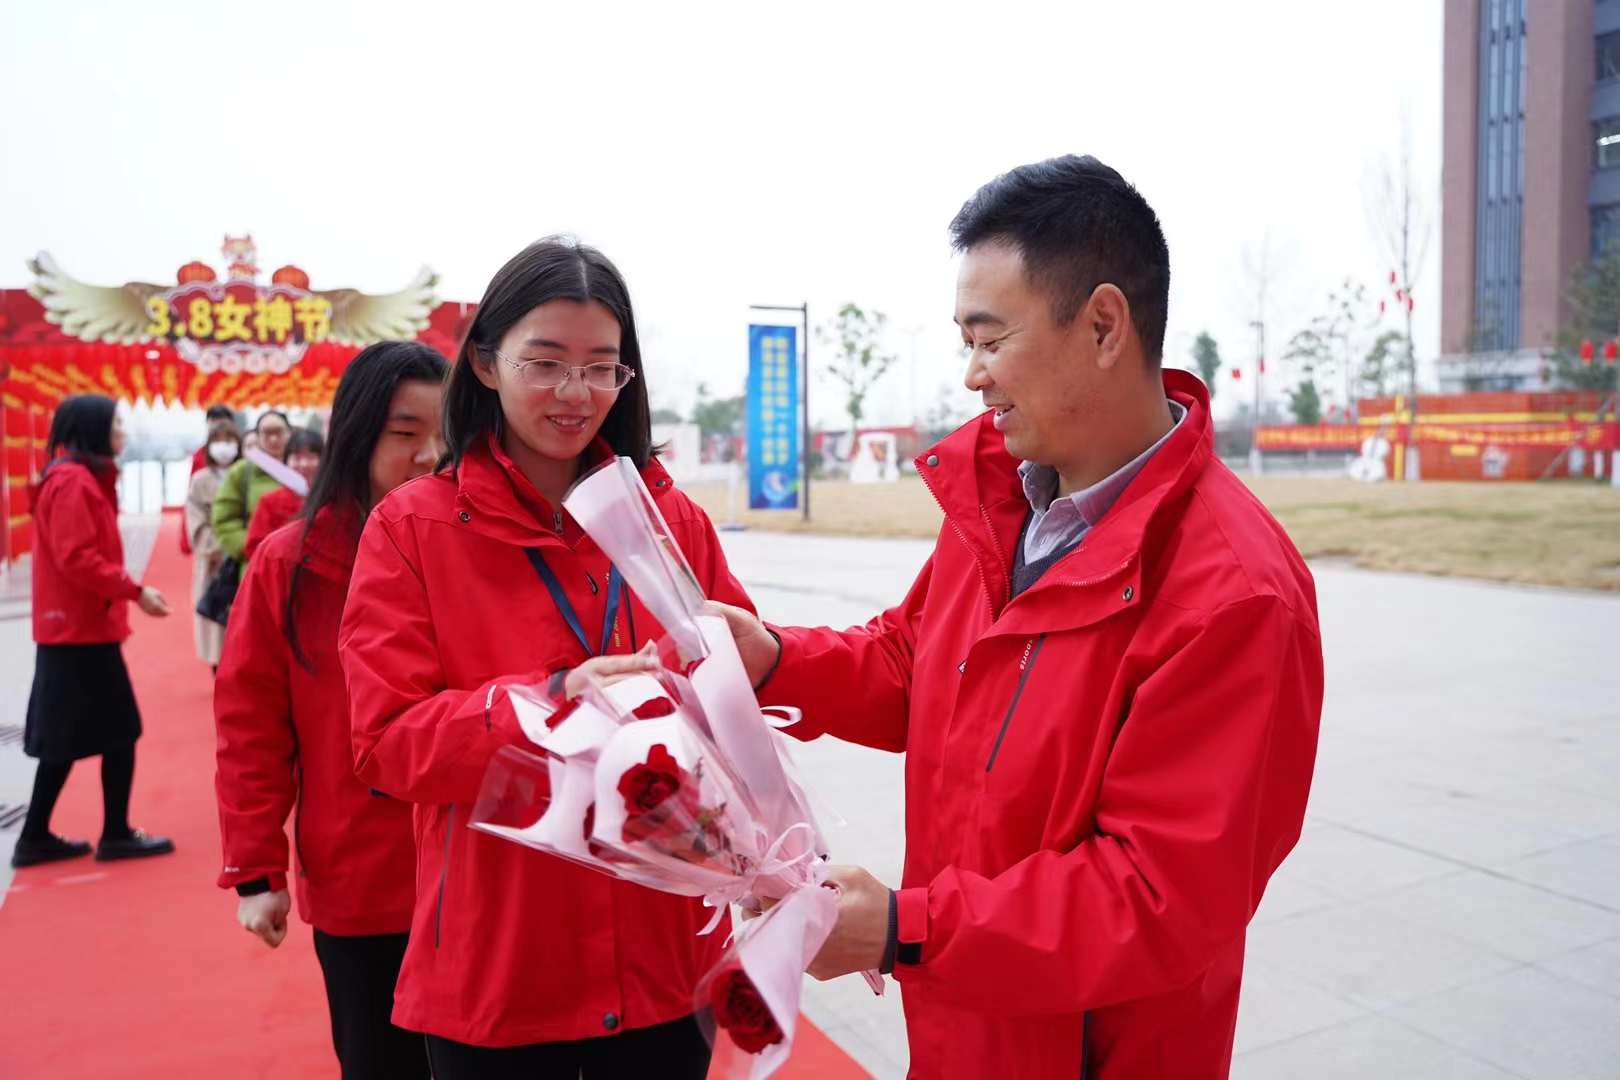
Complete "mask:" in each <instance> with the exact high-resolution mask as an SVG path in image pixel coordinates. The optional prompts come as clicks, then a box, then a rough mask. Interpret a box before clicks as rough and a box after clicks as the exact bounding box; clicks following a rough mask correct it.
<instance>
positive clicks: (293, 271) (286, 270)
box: [270, 265, 309, 292]
mask: <svg viewBox="0 0 1620 1080" xmlns="http://www.w3.org/2000/svg"><path fill="white" fill-rule="evenodd" d="M270 284H272V285H287V286H290V287H291V288H294V289H302V290H303V291H304V292H308V291H309V275H308V274H306V273H304V272H303V271H302V270H300V269H298V267H296V266H291V265H289V266H283V267H282V268H281V269H279V270H277V271H276V272H275V273H273V274H271V275H270Z"/></svg>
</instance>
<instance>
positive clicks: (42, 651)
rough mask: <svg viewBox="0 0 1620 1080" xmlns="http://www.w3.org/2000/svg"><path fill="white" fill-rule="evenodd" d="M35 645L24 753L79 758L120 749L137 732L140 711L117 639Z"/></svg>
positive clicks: (50, 758)
mask: <svg viewBox="0 0 1620 1080" xmlns="http://www.w3.org/2000/svg"><path fill="white" fill-rule="evenodd" d="M36 648H37V652H36V653H35V657H34V688H33V692H32V693H31V694H29V697H28V719H27V721H26V722H25V723H24V726H23V752H24V753H26V754H27V755H28V756H29V757H36V758H39V759H40V760H42V761H77V760H78V759H79V758H86V757H94V756H95V755H97V754H105V753H106V752H108V751H109V750H122V749H123V748H125V747H127V746H131V745H133V744H134V742H135V740H136V739H138V738H140V737H141V710H140V709H139V708H138V707H136V705H135V688H134V687H133V686H131V685H130V683H129V669H128V668H126V667H125V666H124V653H123V650H122V648H121V647H120V646H119V645H118V644H116V643H109V644H106V645H39V646H36Z"/></svg>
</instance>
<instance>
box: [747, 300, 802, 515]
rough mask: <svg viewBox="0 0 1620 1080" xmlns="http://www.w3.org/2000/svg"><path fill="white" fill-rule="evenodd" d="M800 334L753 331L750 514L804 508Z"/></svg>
mask: <svg viewBox="0 0 1620 1080" xmlns="http://www.w3.org/2000/svg"><path fill="white" fill-rule="evenodd" d="M798 370H799V330H798V327H795V326H749V328H748V508H749V509H750V510H794V509H797V508H798V505H799V380H798V378H797V372H798Z"/></svg>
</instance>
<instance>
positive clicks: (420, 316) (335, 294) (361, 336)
mask: <svg viewBox="0 0 1620 1080" xmlns="http://www.w3.org/2000/svg"><path fill="white" fill-rule="evenodd" d="M438 283H439V276H438V275H437V274H435V273H434V272H433V271H432V270H430V269H428V268H427V267H425V266H424V267H422V269H421V270H419V271H417V274H416V277H414V278H413V279H411V283H410V284H409V285H407V286H405V287H404V288H403V289H401V290H400V291H399V292H392V293H384V294H382V295H380V296H371V295H369V294H367V293H363V292H360V291H359V290H358V289H331V290H329V291H327V292H317V293H316V294H315V295H316V296H320V297H324V298H326V299H327V300H330V301H331V302H332V330H331V339H330V340H332V341H335V342H337V343H338V344H339V345H369V344H371V343H372V342H374V341H390V340H396V341H397V340H405V339H408V338H413V337H415V336H416V335H417V334H418V333H420V332H421V331H423V330H425V329H427V325H428V316H429V315H430V314H431V313H432V312H433V308H434V306H435V305H437V304H438V302H439V300H438V297H436V296H434V295H433V287H434V286H435V285H437V284H438Z"/></svg>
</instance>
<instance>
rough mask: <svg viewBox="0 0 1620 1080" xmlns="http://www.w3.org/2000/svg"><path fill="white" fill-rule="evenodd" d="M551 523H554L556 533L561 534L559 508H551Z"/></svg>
mask: <svg viewBox="0 0 1620 1080" xmlns="http://www.w3.org/2000/svg"><path fill="white" fill-rule="evenodd" d="M551 523H552V525H554V526H555V527H556V530H557V535H558V536H561V535H562V511H561V510H553V511H552V512H551Z"/></svg>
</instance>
